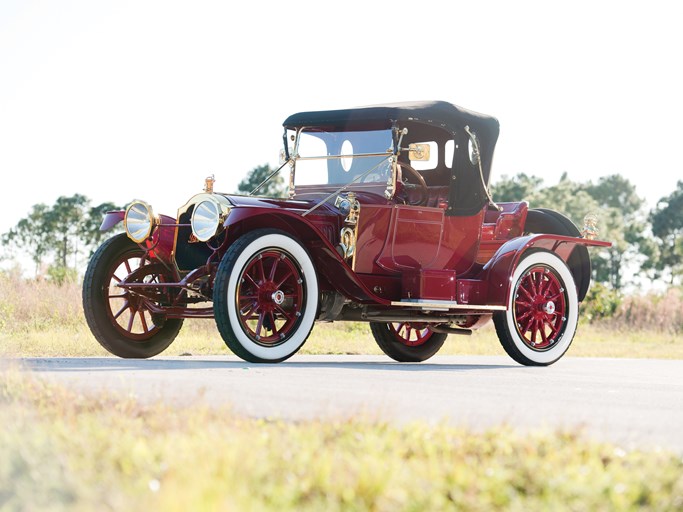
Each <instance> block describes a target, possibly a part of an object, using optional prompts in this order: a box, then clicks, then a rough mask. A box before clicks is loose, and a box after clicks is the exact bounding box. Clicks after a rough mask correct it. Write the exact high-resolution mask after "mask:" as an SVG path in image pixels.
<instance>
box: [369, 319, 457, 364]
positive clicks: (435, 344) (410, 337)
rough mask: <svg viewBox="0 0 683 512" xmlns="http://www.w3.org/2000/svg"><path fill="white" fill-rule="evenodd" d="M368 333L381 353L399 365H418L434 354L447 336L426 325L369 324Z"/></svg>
mask: <svg viewBox="0 0 683 512" xmlns="http://www.w3.org/2000/svg"><path fill="white" fill-rule="evenodd" d="M370 331H371V332H372V335H373V336H374V338H375V341H376V342H377V345H379V348H381V349H382V351H383V352H384V353H385V354H386V355H388V356H389V357H391V358H392V359H393V360H395V361H399V362H401V363H419V362H421V361H425V360H426V359H429V358H430V357H432V356H433V355H434V354H436V353H437V352H438V351H439V349H440V348H441V346H442V345H443V343H444V341H446V338H447V337H448V334H444V333H439V332H434V331H432V330H431V329H430V328H429V325H428V324H426V323H415V322H412V323H411V322H400V323H386V324H385V323H379V322H371V323H370Z"/></svg>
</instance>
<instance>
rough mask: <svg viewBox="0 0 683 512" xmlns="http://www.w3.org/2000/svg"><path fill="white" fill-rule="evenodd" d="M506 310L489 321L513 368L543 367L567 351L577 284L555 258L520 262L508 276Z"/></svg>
mask: <svg viewBox="0 0 683 512" xmlns="http://www.w3.org/2000/svg"><path fill="white" fill-rule="evenodd" d="M511 282H512V283H513V287H512V289H511V291H510V299H509V301H508V308H507V311H505V312H497V313H495V314H494V316H493V320H494V323H495V325H496V332H497V333H498V338H499V339H500V342H501V344H502V345H503V348H504V349H505V351H506V352H507V353H508V354H509V355H510V357H512V358H513V359H514V360H515V361H517V362H518V363H521V364H524V365H531V366H545V365H549V364H552V363H554V362H555V361H557V360H558V359H559V358H560V357H562V355H563V354H564V353H565V352H566V351H567V349H568V348H569V345H570V344H571V342H572V339H573V338H574V333H575V332H576V325H577V321H578V307H579V306H578V300H577V291H576V285H575V284H574V279H573V277H572V274H571V272H570V271H569V269H568V268H567V265H565V263H564V262H563V261H562V260H561V259H560V258H559V257H557V256H556V255H555V254H553V253H550V252H547V251H536V252H532V253H530V254H529V255H528V256H526V257H524V258H523V259H522V260H521V261H520V263H519V265H518V266H517V268H516V269H515V272H514V274H513V276H512V280H511Z"/></svg>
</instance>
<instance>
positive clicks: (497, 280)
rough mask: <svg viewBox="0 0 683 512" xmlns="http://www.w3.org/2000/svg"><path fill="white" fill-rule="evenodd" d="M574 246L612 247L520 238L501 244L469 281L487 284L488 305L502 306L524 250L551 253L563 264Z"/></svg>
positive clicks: (599, 243) (574, 240)
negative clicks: (474, 280)
mask: <svg viewBox="0 0 683 512" xmlns="http://www.w3.org/2000/svg"><path fill="white" fill-rule="evenodd" d="M575 245H585V246H587V247H610V246H611V245H612V244H611V243H610V242H603V241H600V240H587V239H585V238H574V237H570V236H560V235H549V234H541V235H529V236H522V237H519V238H514V239H512V240H510V241H508V242H506V243H505V244H503V245H502V246H501V247H500V249H499V250H498V252H496V254H495V255H494V256H493V257H492V258H491V260H490V261H489V262H488V263H487V264H486V265H484V267H483V269H482V271H481V272H480V273H478V275H476V276H472V277H475V278H476V279H479V280H482V281H486V282H487V283H488V294H487V295H488V297H487V303H488V304H491V305H501V306H506V305H507V303H508V300H509V297H510V289H511V284H510V277H511V276H512V274H513V272H514V270H515V268H516V267H517V264H518V263H519V260H520V258H521V257H522V256H523V255H524V253H525V252H526V251H527V250H528V249H531V248H536V249H545V250H547V251H550V252H554V253H556V254H557V255H558V256H559V257H560V258H562V259H563V260H564V261H565V262H566V261H567V259H568V258H569V256H570V255H571V252H572V250H573V249H574V246H575Z"/></svg>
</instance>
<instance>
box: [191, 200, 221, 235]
mask: <svg viewBox="0 0 683 512" xmlns="http://www.w3.org/2000/svg"><path fill="white" fill-rule="evenodd" d="M228 212H229V210H227V211H226V209H225V208H224V207H222V206H221V205H219V204H218V203H216V202H215V201H211V200H205V201H202V202H201V203H198V204H197V206H195V207H194V211H193V212H192V221H191V224H192V234H193V235H194V236H195V238H196V239H197V240H199V241H200V242H206V241H208V240H211V238H213V237H214V236H216V234H217V233H218V231H219V229H220V228H221V227H222V224H223V221H224V220H225V217H226V215H227V213H228Z"/></svg>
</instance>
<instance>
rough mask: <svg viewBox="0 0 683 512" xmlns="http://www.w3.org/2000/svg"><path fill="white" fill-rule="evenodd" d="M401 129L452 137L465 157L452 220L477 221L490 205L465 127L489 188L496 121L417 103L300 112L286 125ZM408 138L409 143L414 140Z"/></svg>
mask: <svg viewBox="0 0 683 512" xmlns="http://www.w3.org/2000/svg"><path fill="white" fill-rule="evenodd" d="M394 123H397V124H398V126H399V127H400V128H403V127H406V126H410V134H411V135H415V136H417V137H418V138H419V135H417V134H418V133H419V132H420V131H421V129H418V130H417V131H416V132H413V128H415V127H418V128H419V127H420V126H422V127H425V128H427V129H429V130H431V131H432V132H433V131H434V128H438V129H441V130H445V131H447V132H449V133H450V137H449V138H453V139H454V140H455V141H456V145H458V144H461V146H460V147H461V148H464V151H462V150H461V151H456V152H455V154H454V161H453V165H452V171H451V172H452V175H453V180H455V181H457V183H458V186H457V187H451V190H450V201H449V203H450V204H449V207H448V209H447V210H446V214H447V215H473V214H475V213H476V212H478V211H480V210H481V208H482V207H483V205H484V204H486V202H487V199H486V191H485V189H484V187H483V185H482V183H481V178H480V176H479V170H478V168H476V167H472V166H471V165H470V164H469V162H468V160H467V149H466V148H467V140H468V136H467V135H466V133H465V127H466V126H468V127H469V128H470V130H472V131H474V132H475V133H476V135H477V140H478V141H479V146H480V150H481V164H482V174H483V178H484V182H485V183H487V184H488V181H489V176H490V174H491V162H492V160H493V151H494V149H495V146H496V141H497V140H498V133H499V124H498V120H497V119H496V118H495V117H491V116H487V115H485V114H480V113H478V112H473V111H471V110H467V109H465V108H462V107H459V106H457V105H454V104H452V103H449V102H446V101H417V102H406V103H387V104H383V105H369V106H365V107H357V108H348V109H341V110H321V111H314V112H299V113H297V114H293V115H291V116H289V117H288V118H287V119H285V121H284V123H283V126H284V127H285V128H286V129H296V128H301V127H304V126H305V127H308V128H314V129H318V130H323V131H356V130H358V131H363V130H383V129H389V128H392V126H393V125H394ZM411 135H409V137H410V136H411Z"/></svg>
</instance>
